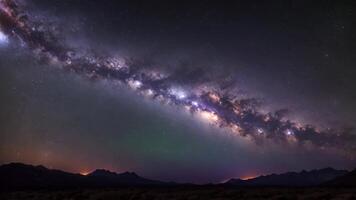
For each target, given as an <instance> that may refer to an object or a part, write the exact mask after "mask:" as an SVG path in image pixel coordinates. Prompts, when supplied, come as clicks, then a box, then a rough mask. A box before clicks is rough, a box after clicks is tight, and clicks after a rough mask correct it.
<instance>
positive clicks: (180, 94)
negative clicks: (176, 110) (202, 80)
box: [169, 88, 187, 99]
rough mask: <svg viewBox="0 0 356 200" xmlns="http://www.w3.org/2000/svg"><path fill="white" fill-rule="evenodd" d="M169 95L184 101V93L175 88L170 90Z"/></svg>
mask: <svg viewBox="0 0 356 200" xmlns="http://www.w3.org/2000/svg"><path fill="white" fill-rule="evenodd" d="M169 93H170V94H171V95H173V96H175V97H176V98H178V99H185V98H186V97H187V95H186V93H185V92H184V91H183V90H181V89H177V88H172V89H170V90H169Z"/></svg>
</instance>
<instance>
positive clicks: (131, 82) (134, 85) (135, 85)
mask: <svg viewBox="0 0 356 200" xmlns="http://www.w3.org/2000/svg"><path fill="white" fill-rule="evenodd" d="M128 84H129V86H130V87H131V88H132V89H138V88H140V87H141V86H142V82H141V81H138V80H132V79H131V80H129V81H128Z"/></svg>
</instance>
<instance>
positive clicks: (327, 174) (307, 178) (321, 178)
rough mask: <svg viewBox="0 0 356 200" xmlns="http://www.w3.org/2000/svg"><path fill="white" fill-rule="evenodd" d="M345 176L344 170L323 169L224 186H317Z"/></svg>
mask: <svg viewBox="0 0 356 200" xmlns="http://www.w3.org/2000/svg"><path fill="white" fill-rule="evenodd" d="M346 174H348V171H346V170H336V169H333V168H324V169H316V170H311V171H305V170H303V171H301V172H287V173H283V174H270V175H265V176H258V177H256V178H251V179H247V180H242V179H230V180H228V181H227V182H225V183H224V184H225V185H231V186H299V187H300V186H317V185H320V184H323V183H326V182H328V181H331V180H333V179H335V178H337V177H341V176H345V175H346Z"/></svg>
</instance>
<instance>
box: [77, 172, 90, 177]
mask: <svg viewBox="0 0 356 200" xmlns="http://www.w3.org/2000/svg"><path fill="white" fill-rule="evenodd" d="M79 173H80V174H81V175H83V176H86V175H88V174H90V172H88V171H83V172H79Z"/></svg>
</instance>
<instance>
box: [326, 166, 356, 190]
mask: <svg viewBox="0 0 356 200" xmlns="http://www.w3.org/2000/svg"><path fill="white" fill-rule="evenodd" d="M323 185H325V186H340V187H347V186H353V187H354V186H356V169H354V170H353V171H351V172H350V173H347V174H345V175H343V176H339V177H336V178H335V179H333V180H331V181H328V182H326V183H324V184H323Z"/></svg>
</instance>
